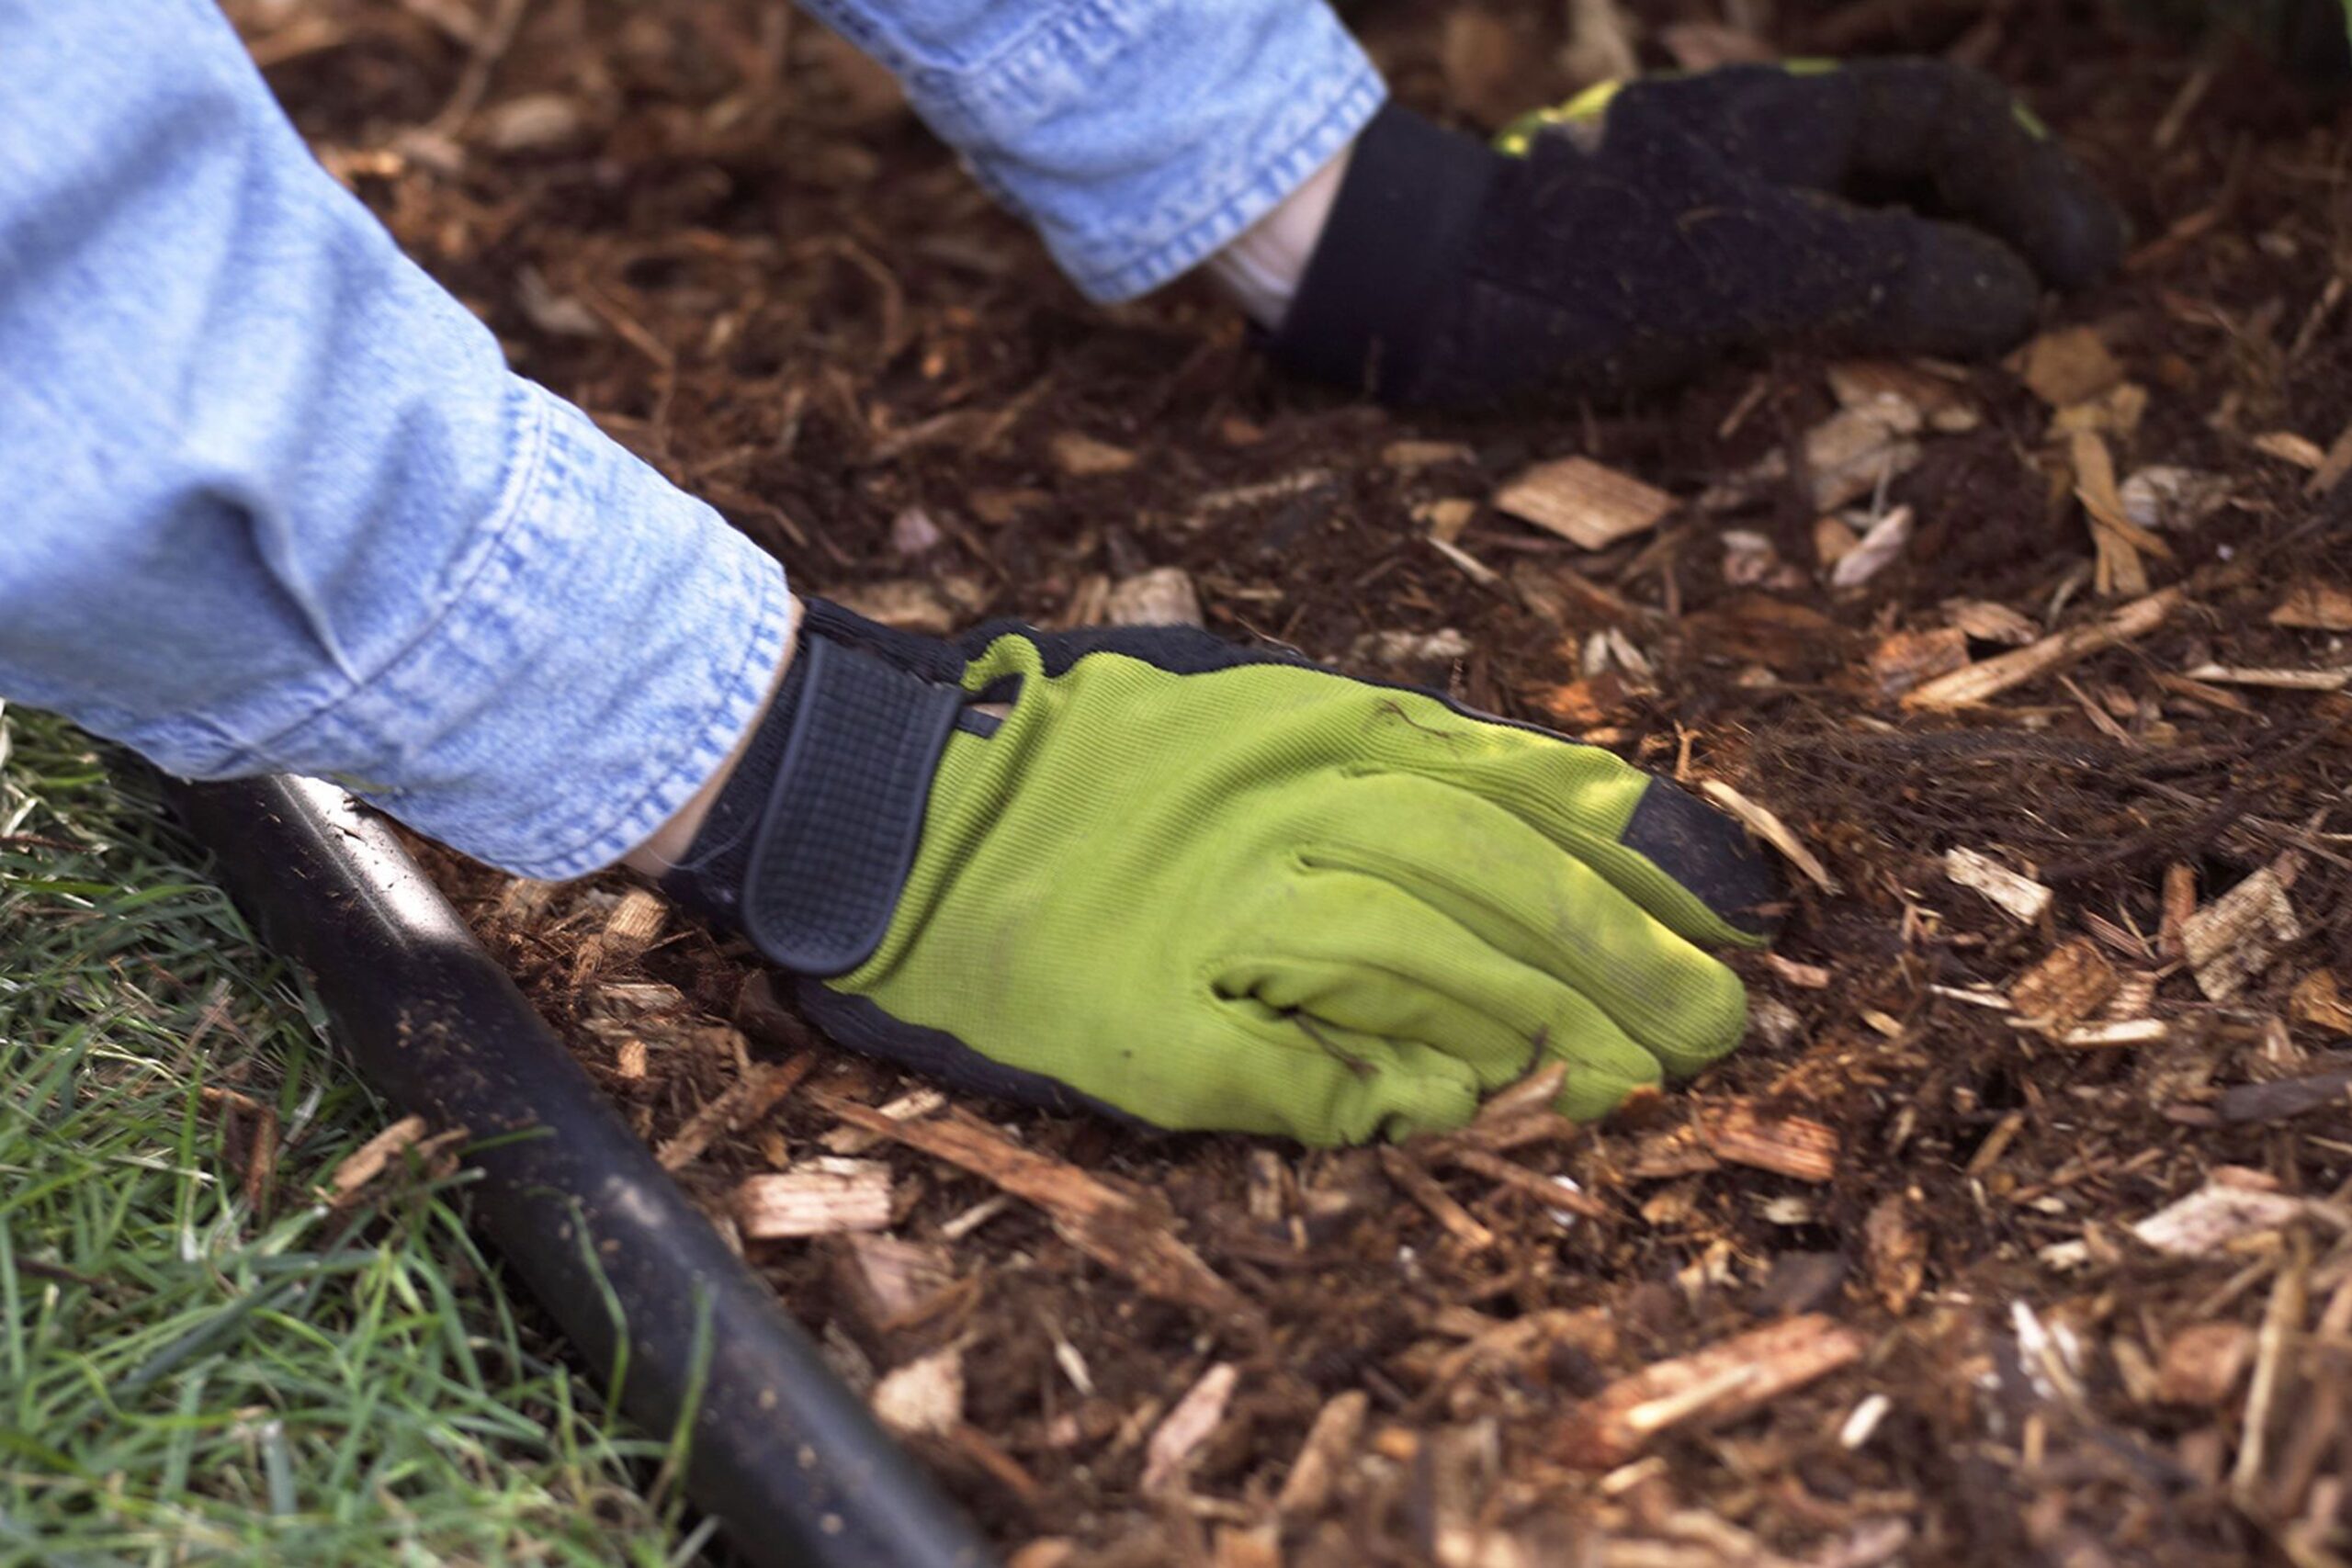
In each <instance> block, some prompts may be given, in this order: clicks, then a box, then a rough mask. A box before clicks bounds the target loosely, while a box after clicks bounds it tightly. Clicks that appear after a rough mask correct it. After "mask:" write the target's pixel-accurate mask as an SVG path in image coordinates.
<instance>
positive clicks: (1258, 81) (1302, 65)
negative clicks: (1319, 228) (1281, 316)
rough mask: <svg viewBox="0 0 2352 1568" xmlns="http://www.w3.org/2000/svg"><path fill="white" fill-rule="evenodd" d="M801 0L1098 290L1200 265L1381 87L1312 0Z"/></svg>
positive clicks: (1370, 109) (1333, 141)
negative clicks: (895, 83)
mask: <svg viewBox="0 0 2352 1568" xmlns="http://www.w3.org/2000/svg"><path fill="white" fill-rule="evenodd" d="M808 4H809V9H810V10H812V11H814V12H815V13H817V15H819V16H820V17H822V18H823V19H824V20H825V21H826V22H827V23H828V24H829V25H831V27H833V28H835V29H837V30H838V31H840V32H841V33H842V35H843V36H845V37H846V38H848V39H850V40H851V41H852V42H853V43H855V44H856V45H857V46H858V47H859V48H861V49H863V50H864V51H865V52H866V53H868V54H870V55H872V56H873V57H874V58H875V59H876V60H877V61H879V62H881V63H882V64H883V65H885V66H887V67H888V68H889V70H890V71H891V72H892V73H895V74H896V75H897V76H898V78H899V83H900V84H901V85H903V86H904V87H905V89H906V93H907V97H908V101H909V102H910V104H911V105H912V106H913V107H914V109H915V112H916V113H917V114H919V115H921V116H922V118H923V119H924V120H925V121H926V122H927V123H929V124H930V126H931V127H932V129H933V130H935V131H937V132H938V133H939V135H940V136H941V137H942V139H944V141H947V142H948V143H949V144H950V145H951V146H953V147H955V148H956V151H958V152H961V153H962V154H963V155H964V159H965V161H966V163H967V164H968V165H969V166H970V168H971V170H972V172H973V174H974V175H976V176H977V177H978V179H979V180H980V182H981V183H982V184H983V185H985V186H988V187H989V190H990V191H991V192H992V193H994V194H995V195H996V196H997V197H998V198H999V199H1000V200H1001V201H1003V202H1004V203H1005V205H1006V206H1008V207H1009V208H1011V209H1012V210H1013V211H1015V212H1016V213H1018V214H1020V215H1021V216H1022V217H1023V218H1025V219H1027V220H1029V221H1030V222H1031V223H1032V224H1034V225H1035V227H1036V229H1037V231H1038V232H1039V233H1040V234H1041V235H1042V236H1043V237H1044V238H1045V241H1046V244H1047V245H1048V246H1049V247H1050V248H1051V249H1052V251H1053V253H1054V257H1055V259H1056V260H1057V262H1058V263H1059V264H1060V265H1061V267H1062V270H1063V271H1064V272H1066V273H1068V274H1069V276H1070V278H1071V280H1072V281H1073V282H1075V283H1076V284H1077V285H1078V287H1079V288H1080V289H1082V290H1084V291H1085V293H1086V294H1087V295H1088V296H1089V297H1090V298H1092V299H1097V300H1102V301H1105V302H1109V301H1115V300H1120V299H1131V298H1133V297H1134V296H1136V295H1138V294H1142V293H1145V292H1147V291H1148V290H1149V289H1152V288H1157V287H1159V285H1160V284H1163V283H1166V282H1167V281H1169V280H1170V278H1173V277H1175V276H1178V275H1179V274H1181V273H1182V272H1185V271H1187V270H1189V269H1190V268H1192V267H1193V266H1194V265H1198V264H1199V263H1200V262H1202V261H1203V260H1204V259H1206V258H1207V257H1208V255H1209V254H1211V253H1212V252H1214V251H1216V250H1217V249H1218V248H1219V247H1220V246H1222V245H1224V244H1225V243H1227V241H1229V240H1231V239H1232V238H1233V237H1234V236H1235V235H1237V234H1238V233H1240V232H1241V231H1242V230H1244V229H1246V228H1248V227H1249V226H1250V224H1252V223H1254V222H1256V221H1257V220H1258V219H1260V218H1261V217H1262V216H1264V214H1265V213H1266V212H1267V211H1268V210H1270V209H1272V208H1273V207H1274V206H1275V205H1276V204H1277V203H1279V202H1280V201H1281V200H1282V199H1283V197H1286V196H1288V195H1289V194H1290V193H1291V192H1292V191H1293V190H1295V189H1296V188H1297V187H1298V186H1299V185H1301V184H1302V183H1303V182H1304V181H1305V180H1306V178H1307V176H1308V175H1312V174H1314V173H1315V171H1316V170H1317V169H1319V168H1321V167H1322V166H1323V165H1324V164H1327V163H1329V162H1330V160H1331V159H1333V158H1334V157H1337V156H1338V155H1339V153H1340V152H1341V151H1342V150H1343V149H1344V148H1345V147H1346V146H1347V144H1348V143H1349V141H1351V140H1352V139H1353V138H1354V136H1355V134H1356V132H1357V131H1358V130H1362V129H1363V125H1364V124H1365V122H1366V121H1368V120H1369V119H1370V118H1372V116H1373V114H1374V111H1375V110H1377V109H1378V108H1379V107H1380V105H1381V103H1382V102H1383V101H1384V99H1385V96H1386V88H1385V85H1384V84H1383V83H1382V81H1381V79H1380V74H1379V73H1378V72H1377V71H1376V70H1374V67H1373V64H1372V62H1371V61H1370V60H1368V59H1367V58H1366V57H1365V55H1364V53H1363V50H1362V48H1360V47H1359V46H1358V45H1357V43H1356V41H1355V39H1353V38H1351V37H1350V36H1349V34H1348V31H1347V29H1346V28H1343V27H1342V26H1340V21H1339V18H1338V17H1335V16H1334V15H1333V14H1332V12H1331V9H1330V7H1329V6H1326V5H1322V4H1319V3H1318V0H1227V3H1225V4H1221V5H1217V6H1204V5H1201V4H1200V3H1199V0H1036V3H1034V4H1031V5H1025V6H989V5H986V4H976V3H967V4H954V3H950V0H909V3H903V4H896V5H891V6H880V5H876V4H875V3H874V0H808Z"/></svg>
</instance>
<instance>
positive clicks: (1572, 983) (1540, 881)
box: [1301, 774, 1747, 1072]
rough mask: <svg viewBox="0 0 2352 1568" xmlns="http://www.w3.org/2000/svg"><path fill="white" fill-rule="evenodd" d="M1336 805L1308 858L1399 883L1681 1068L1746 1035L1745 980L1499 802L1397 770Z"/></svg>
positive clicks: (1352, 790)
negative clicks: (1555, 982)
mask: <svg viewBox="0 0 2352 1568" xmlns="http://www.w3.org/2000/svg"><path fill="white" fill-rule="evenodd" d="M1333 806H1334V807H1335V811H1334V816H1333V818H1332V819H1331V820H1329V821H1328V822H1327V823H1325V824H1324V825H1322V826H1321V827H1320V828H1319V829H1317V830H1316V832H1315V836H1314V837H1313V838H1312V839H1311V840H1309V842H1308V844H1307V845H1306V848H1305V849H1304V850H1303V851H1302V852H1301V858H1302V859H1303V860H1304V861H1305V863H1306V864H1307V865H1308V867H1309V868H1310V869H1321V870H1329V871H1352V872H1357V873H1360V874H1363V875H1366V876H1369V877H1372V878H1374V879H1375V880H1379V881H1383V882H1386V883H1389V884H1391V885H1392V886H1396V887H1397V888H1399V889H1401V890H1402V891H1404V892H1405V893H1407V894H1408V895H1409V896H1411V897H1414V898H1415V899H1418V900H1419V901H1420V902H1422V903H1424V904H1426V905H1428V906H1430V908H1433V909H1436V910H1438V911H1440V912H1441V913H1442V914H1444V915H1446V916H1447V917H1449V918H1450V919H1453V921H1454V922H1455V923H1456V924H1458V925H1460V926H1462V927H1463V928H1464V930H1466V931H1469V932H1470V933H1471V934H1472V935H1474V936H1475V937H1476V938H1477V939H1478V940H1479V941H1480V942H1484V943H1485V944H1486V945H1487V946H1488V947H1490V948H1493V949H1495V950H1497V951H1498V952H1500V953H1504V954H1506V955H1508V956H1510V958H1513V959H1515V960H1517V961H1518V962H1519V963H1521V964H1525V965H1527V966H1529V967H1531V968H1533V969H1537V970H1540V971H1542V972H1543V973H1544V974H1547V975H1549V976H1552V977H1553V978H1554V979H1555V980H1558V981H1559V982H1560V983H1561V984H1562V985H1563V986H1565V987H1567V988H1568V989H1569V990H1571V991H1574V992H1577V994H1578V995H1580V996H1582V997H1583V998H1586V999H1588V1000H1589V1001H1590V1002H1592V1003H1593V1004H1594V1005H1595V1006H1596V1007H1598V1008H1599V1009H1600V1011H1601V1012H1602V1013H1604V1014H1606V1015H1607V1017H1608V1018H1609V1019H1610V1020H1611V1021H1613V1022H1614V1023H1615V1024H1616V1026H1617V1027H1618V1028H1620V1029H1622V1030H1623V1032H1625V1033H1626V1034H1627V1035H1628V1036H1630V1037H1631V1038H1632V1039H1633V1040H1634V1042H1635V1043H1638V1044H1639V1045H1641V1046H1642V1047H1643V1048H1645V1050H1647V1051H1648V1052H1649V1053H1650V1054H1651V1055H1655V1056H1657V1058H1658V1060H1659V1061H1660V1062H1662V1063H1664V1064H1665V1066H1667V1067H1668V1069H1669V1070H1671V1071H1675V1072H1690V1071H1692V1070H1695V1069H1696V1068H1697V1067H1698V1066H1703V1065H1704V1064H1706V1063H1708V1062H1711V1061H1713V1059H1714V1058H1715V1057H1717V1056H1720V1055H1723V1054H1724V1052H1726V1051H1728V1050H1730V1049H1731V1048H1732V1047H1733V1046H1734V1045H1735V1044H1736V1043H1738V1041H1739V1037H1740V1034H1741V1032H1743V1030H1744V1029H1745V1027H1746V1023H1747V998H1746V994H1745V992H1744V991H1743V989H1742V987H1741V986H1740V983H1739V977H1738V976H1736V975H1734V974H1733V973H1732V972H1731V971H1730V970H1729V969H1727V968H1725V967H1724V965H1723V964H1720V963H1718V962H1716V961H1715V960H1714V959H1713V958H1711V957H1709V956H1708V955H1707V954H1706V953H1702V951H1700V950H1699V949H1698V948H1697V947H1695V946H1693V945H1692V944H1691V942H1689V941H1688V940H1687V939H1685V938H1684V937H1682V936H1680V935H1679V934H1677V933H1676V932H1675V931H1670V930H1668V928H1667V927H1666V926H1665V925H1663V924H1661V923H1660V922H1659V921H1658V920H1657V919H1655V918H1653V917H1652V916H1651V915H1650V914H1649V912H1648V911H1646V910H1645V909H1644V908H1642V907H1641V906H1640V905H1639V904H1638V903H1636V902H1635V901H1634V899H1633V898H1632V897H1628V896H1627V895H1626V894H1625V893H1624V892H1622V891H1620V890H1619V889H1618V888H1617V887H1615V886H1611V884H1610V882H1609V881H1608V880H1607V879H1606V878H1604V877H1603V876H1602V875H1601V874H1600V873H1599V872H1597V871H1595V870H1594V869H1593V868H1592V867H1591V866H1590V865H1588V864H1586V863H1584V862H1583V861H1582V860H1581V859H1579V858H1577V856H1576V855H1574V854H1571V853H1568V852H1564V851H1563V850H1562V848H1561V847H1560V846H1559V845H1558V844H1556V843H1555V842H1553V841H1552V840H1550V839H1548V838H1546V837H1545V836H1544V834H1543V833H1540V832H1538V831H1537V830H1536V829H1534V828H1532V827H1531V826H1529V825H1528V824H1527V823H1526V822H1523V821H1521V820H1520V819H1519V818H1516V817H1514V816H1512V815H1511V814H1510V812H1508V811H1506V810H1504V809H1503V808H1502V807H1499V806H1497V805H1495V804H1493V803H1491V802H1489V801H1487V800H1482V799H1480V798H1478V797H1477V796H1476V795H1470V794H1468V793H1466V792H1464V791H1463V790H1460V789H1455V788H1453V787H1450V786H1448V785H1446V784H1440V783H1437V782H1436V781H1434V780H1431V779H1424V778H1414V777H1410V776H1405V775H1397V774H1390V775H1382V776H1375V777H1371V778H1363V779H1358V780H1355V781H1353V782H1352V784H1351V786H1350V787H1349V788H1347V789H1344V790H1340V791H1335V792H1334V793H1333ZM1666 880H1667V879H1666V878H1664V877H1663V876H1662V875H1658V876H1657V882H1658V884H1660V885H1663V884H1664V883H1665V882H1666ZM1688 902H1689V904H1690V906H1691V907H1692V908H1696V907H1697V906H1696V901H1695V899H1690V900H1688Z"/></svg>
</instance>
